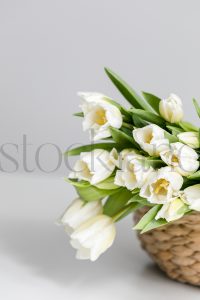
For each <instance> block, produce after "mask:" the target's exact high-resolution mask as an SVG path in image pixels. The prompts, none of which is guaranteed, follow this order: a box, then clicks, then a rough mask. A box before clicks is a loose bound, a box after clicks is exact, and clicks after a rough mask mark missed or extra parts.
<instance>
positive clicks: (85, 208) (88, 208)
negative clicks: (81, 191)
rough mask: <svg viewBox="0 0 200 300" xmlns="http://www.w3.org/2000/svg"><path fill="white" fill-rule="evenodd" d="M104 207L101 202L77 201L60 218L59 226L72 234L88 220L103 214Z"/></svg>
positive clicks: (78, 199)
mask: <svg viewBox="0 0 200 300" xmlns="http://www.w3.org/2000/svg"><path fill="white" fill-rule="evenodd" d="M102 211H103V207H102V204H101V201H92V202H88V203H85V202H84V201H83V200H81V199H80V198H77V199H75V200H74V201H73V202H72V204H71V205H70V206H69V207H68V208H67V209H66V211H65V212H64V214H63V215H62V216H61V217H60V218H59V220H58V224H61V225H63V226H64V227H65V231H66V232H67V233H68V234H71V233H72V232H73V230H75V229H76V228H77V227H79V226H80V225H81V224H82V223H83V222H85V221H87V220H88V219H90V218H92V217H94V216H97V215H99V214H101V213H102Z"/></svg>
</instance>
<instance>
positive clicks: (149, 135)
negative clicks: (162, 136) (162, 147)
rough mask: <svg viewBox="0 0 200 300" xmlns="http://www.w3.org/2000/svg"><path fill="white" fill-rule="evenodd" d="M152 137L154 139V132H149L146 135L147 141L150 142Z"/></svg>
mask: <svg viewBox="0 0 200 300" xmlns="http://www.w3.org/2000/svg"><path fill="white" fill-rule="evenodd" d="M152 139H153V135H152V133H149V134H148V135H146V137H145V143H147V144H150V143H151V141H152Z"/></svg>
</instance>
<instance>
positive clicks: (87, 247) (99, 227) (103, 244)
mask: <svg viewBox="0 0 200 300" xmlns="http://www.w3.org/2000/svg"><path fill="white" fill-rule="evenodd" d="M115 236H116V229H115V225H114V222H113V220H112V218H110V217H108V216H106V215H99V216H96V217H93V218H91V219H89V220H88V221H86V222H85V223H83V224H82V225H81V226H80V227H78V228H77V229H76V230H75V231H74V232H73V233H72V235H71V245H72V247H74V248H75V249H76V250H77V254H76V258H78V259H90V260H91V261H95V260H96V259H97V258H98V257H99V256H100V255H101V254H102V253H103V252H105V251H106V250H107V249H108V248H109V247H110V246H111V245H112V244H113V241H114V239H115Z"/></svg>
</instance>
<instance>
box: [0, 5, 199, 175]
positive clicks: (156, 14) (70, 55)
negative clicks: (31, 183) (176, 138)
mask: <svg viewBox="0 0 200 300" xmlns="http://www.w3.org/2000/svg"><path fill="white" fill-rule="evenodd" d="M199 10H200V2H199V1H198V0H196V1H195V0H190V1H183V0H167V1H159V0H151V1H149V0H146V1H145V0H138V1H136V0H123V1H116V0H109V1H108V0H101V1H94V0H84V1H81V0H79V1H78V0H73V1H67V0H55V1H52V0H29V1H27V0H18V1H14V0H7V1H5V0H0V40H1V46H0V104H1V105H0V128H1V130H0V141H1V145H2V144H5V143H15V144H17V145H18V146H19V149H18V153H17V150H16V146H14V145H6V147H5V148H4V150H5V151H6V152H8V153H9V154H11V155H12V156H13V157H15V159H16V160H17V161H18V162H19V165H20V166H19V172H23V166H22V155H23V153H22V145H21V144H22V136H23V134H26V135H27V138H28V142H29V143H31V144H32V146H28V149H29V150H28V157H27V161H28V168H29V169H32V168H34V167H35V162H34V156H35V151H36V150H37V148H38V147H39V145H41V144H43V143H47V142H51V143H55V144H57V145H58V146H59V147H60V149H62V151H64V149H65V148H66V147H67V146H68V145H70V144H71V143H74V142H83V141H84V142H87V139H88V135H87V134H83V133H82V131H81V123H80V120H77V119H75V118H73V117H72V116H71V115H72V113H73V112H76V111H78V110H79V109H78V104H79V99H78V98H77V97H76V91H78V90H86V91H99V92H103V93H105V94H108V95H110V96H112V97H116V98H118V99H120V100H121V97H120V96H119V94H118V93H117V92H116V91H115V89H114V88H113V86H112V85H111V83H110V82H109V80H108V79H107V78H106V76H105V74H104V72H103V67H104V66H109V67H111V68H112V69H113V70H115V71H116V72H118V73H119V74H121V76H122V77H124V78H125V79H126V80H127V81H128V82H129V83H131V84H132V85H133V86H134V88H135V89H137V90H146V91H150V92H153V93H155V94H158V95H159V96H162V97H164V96H167V95H168V94H169V93H170V92H175V93H177V94H178V95H180V96H181V97H182V99H183V101H184V106H185V109H186V114H187V117H186V118H187V119H189V120H194V121H195V122H196V123H197V117H196V115H195V112H194V109H193V106H192V104H191V98H192V97H193V96H195V97H196V98H199V99H200V84H199V77H200V76H199V72H200V59H199V57H200V39H199V36H200V18H199ZM41 161H42V166H43V167H44V168H46V169H49V170H50V169H51V168H53V167H54V166H55V164H56V163H57V154H56V151H55V149H53V147H46V148H44V149H43V151H42V153H41ZM0 164H1V168H4V169H5V170H7V171H8V170H9V171H12V170H14V163H13V162H11V161H10V160H9V159H7V158H5V156H3V155H2V153H1V154H0ZM36 171H38V170H36ZM36 171H35V172H36ZM65 172H67V171H66V168H65V166H64V165H63V166H62V168H60V169H59V170H58V171H57V172H56V173H55V175H59V176H60V175H64V173H65ZM30 173H31V172H30Z"/></svg>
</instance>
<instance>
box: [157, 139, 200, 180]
mask: <svg viewBox="0 0 200 300" xmlns="http://www.w3.org/2000/svg"><path fill="white" fill-rule="evenodd" d="M160 157H161V159H162V160H163V161H164V162H165V163H166V164H167V165H168V166H172V168H173V169H174V170H175V171H176V172H178V173H179V174H181V175H182V176H188V175H190V174H192V173H194V172H196V171H197V169H198V168H199V162H198V154H197V153H196V151H195V150H194V149H192V148H190V147H189V146H187V145H185V144H182V143H180V142H177V143H172V144H170V146H169V147H168V149H167V150H164V151H163V152H161V153H160Z"/></svg>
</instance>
